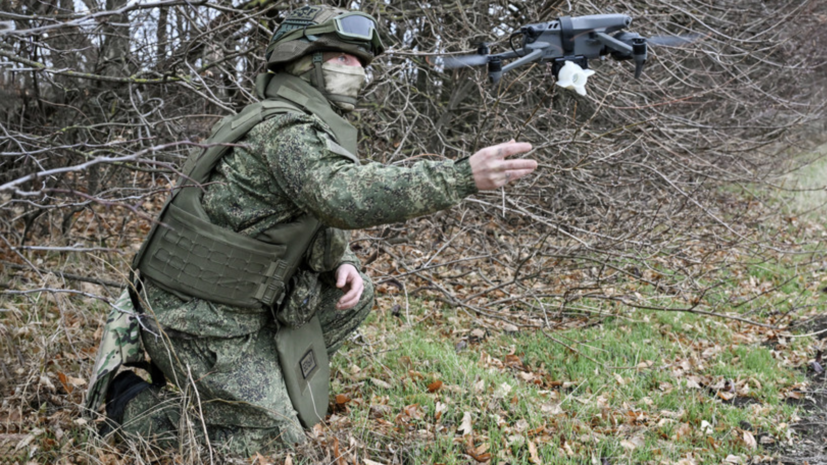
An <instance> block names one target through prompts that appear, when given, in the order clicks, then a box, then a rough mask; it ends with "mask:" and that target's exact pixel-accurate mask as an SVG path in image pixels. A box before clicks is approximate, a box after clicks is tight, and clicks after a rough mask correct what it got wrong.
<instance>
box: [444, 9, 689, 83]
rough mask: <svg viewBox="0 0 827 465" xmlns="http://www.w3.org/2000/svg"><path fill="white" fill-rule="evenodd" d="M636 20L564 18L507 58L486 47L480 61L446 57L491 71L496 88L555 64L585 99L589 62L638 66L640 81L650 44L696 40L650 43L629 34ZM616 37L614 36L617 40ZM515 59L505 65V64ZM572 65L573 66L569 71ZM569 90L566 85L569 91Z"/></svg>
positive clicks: (535, 32)
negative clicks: (523, 71)
mask: <svg viewBox="0 0 827 465" xmlns="http://www.w3.org/2000/svg"><path fill="white" fill-rule="evenodd" d="M631 23H632V17H631V16H628V15H623V14H605V15H589V16H580V17H570V16H561V17H560V18H558V19H557V20H555V21H550V22H547V23H537V24H529V25H526V26H523V27H521V28H520V29H519V31H516V32H515V33H513V34H512V36H511V39H512V40H513V39H514V37H515V36H518V35H520V36H522V46H521V47H520V48H519V49H517V48H515V47H513V43H512V50H511V51H508V52H504V53H498V54H489V53H488V47H487V45H483V46H481V47H480V49H479V51H478V53H477V54H476V55H466V56H459V57H445V58H444V66H445V68H448V69H450V68H459V67H463V66H480V65H484V64H485V65H488V75H489V77H490V78H491V81H492V82H493V83H495V84H496V83H497V82H499V80H500V78H502V75H503V73H506V72H508V71H510V70H512V69H514V68H517V67H519V66H522V65H525V64H528V63H534V62H537V63H551V64H552V72H553V74H554V75H556V76H558V83H560V85H563V86H564V87H566V88H571V89H573V90H576V91H577V92H578V93H579V94H581V95H585V88H584V85H585V79H586V78H587V77H588V76H590V75H591V74H593V72H592V71H590V70H589V69H588V68H589V60H590V59H593V58H600V57H602V56H605V55H611V56H612V57H613V58H615V59H617V60H634V61H635V78H638V77H640V73H641V71H642V70H643V65H644V64H645V63H646V58H647V44H648V43H658V44H661V45H677V44H680V43H686V42H689V41H691V40H692V39H691V38H680V37H662V38H650V39H647V38H645V37H642V36H640V35H639V34H637V33H634V32H626V31H623V29H625V28H627V27H628V26H629V25H630V24H631ZM612 34H614V35H612ZM510 59H514V61H511V62H510V63H508V64H506V65H504V64H503V60H510ZM568 63H571V64H572V65H573V66H569V65H568ZM564 68H565V69H566V70H567V71H566V72H567V73H568V74H567V76H568V77H572V76H574V78H576V79H582V85H576V86H575V85H573V84H570V83H564V82H563V78H564V76H562V75H560V73H561V72H563V69H564ZM564 84H565V85H564Z"/></svg>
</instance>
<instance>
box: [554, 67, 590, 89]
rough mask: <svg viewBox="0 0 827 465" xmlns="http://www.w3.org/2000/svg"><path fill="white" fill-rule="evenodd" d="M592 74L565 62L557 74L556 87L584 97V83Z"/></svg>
mask: <svg viewBox="0 0 827 465" xmlns="http://www.w3.org/2000/svg"><path fill="white" fill-rule="evenodd" d="M592 74H594V71H593V70H590V69H583V68H581V67H580V65H578V64H577V63H574V62H571V61H566V64H565V65H563V67H562V68H560V72H559V73H558V74H557V85H558V86H560V87H562V88H564V89H569V90H573V91H575V92H577V93H578V94H580V95H583V96H585V95H586V81H588V79H589V76H591V75H592Z"/></svg>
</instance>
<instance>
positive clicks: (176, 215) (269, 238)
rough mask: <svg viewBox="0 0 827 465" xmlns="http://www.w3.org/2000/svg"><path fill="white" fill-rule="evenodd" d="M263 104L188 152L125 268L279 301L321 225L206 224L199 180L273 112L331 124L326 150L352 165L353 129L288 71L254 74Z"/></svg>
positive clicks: (225, 297)
mask: <svg viewBox="0 0 827 465" xmlns="http://www.w3.org/2000/svg"><path fill="white" fill-rule="evenodd" d="M256 93H257V94H258V96H259V98H262V101H260V102H258V103H255V104H252V105H249V106H247V107H245V108H244V109H243V110H242V111H241V112H240V113H239V114H237V115H233V116H228V117H226V118H224V119H223V120H222V121H220V122H219V123H218V124H216V126H215V127H214V128H213V132H212V135H211V136H210V138H209V139H208V140H207V141H206V142H205V144H207V145H209V147H208V148H206V149H205V150H203V151H202V152H200V153H198V154H196V155H193V156H191V157H190V158H189V159H188V160H187V162H186V163H185V165H184V168H183V169H182V173H183V175H182V176H181V177H180V178H179V180H178V183H177V185H176V187H175V190H174V191H173V194H172V196H171V198H170V199H168V200H167V203H166V205H164V208H163V210H162V211H161V214H160V216H159V220H158V222H157V223H156V224H155V225H154V226H153V227H152V230H151V231H150V232H149V235H148V236H147V238H146V240H145V241H144V243H143V245H142V246H141V249H140V250H139V251H138V253H137V255H136V256H135V258H134V260H133V263H132V267H133V269H136V270H140V273H141V276H142V277H146V278H150V279H151V280H152V281H153V282H154V283H155V284H156V285H158V286H159V287H161V288H162V289H164V290H166V291H169V292H172V293H175V294H177V295H182V294H183V295H184V296H191V297H198V298H202V299H206V300H210V301H213V302H217V303H222V304H227V305H233V306H238V307H248V308H254V307H260V306H262V305H264V306H265V307H271V306H273V305H279V304H281V301H282V299H283V297H284V286H285V283H286V282H287V281H288V280H289V279H290V276H292V275H293V273H294V272H295V270H296V268H297V267H298V265H299V263H300V261H301V259H302V257H303V255H304V253H305V251H306V250H307V248H308V247H309V246H310V244H311V242H312V240H313V238H314V236H315V234H316V232H317V231H318V230H319V228H320V227H321V224H320V223H319V221H318V220H317V219H316V218H314V217H313V216H312V215H310V214H305V215H303V216H301V217H299V218H297V219H296V220H295V221H292V222H289V223H281V224H278V225H276V226H274V227H272V228H270V229H268V230H266V231H264V232H263V233H261V234H260V235H258V236H257V237H255V238H253V237H249V236H245V235H242V234H239V233H236V232H234V231H232V230H230V229H227V228H223V227H220V226H216V225H214V224H212V223H210V221H209V218H208V216H207V213H206V212H205V211H204V208H203V206H202V205H201V197H202V193H203V188H202V187H201V186H202V185H203V184H204V183H206V182H207V181H208V180H209V176H210V173H211V172H212V171H213V169H214V168H215V166H216V165H217V164H218V162H219V161H220V160H221V158H222V157H223V156H224V155H225V154H226V153H228V151H229V150H230V148H231V147H230V146H229V145H228V144H234V143H236V142H238V141H239V140H240V139H241V138H243V137H244V135H246V134H247V133H248V132H249V131H250V130H251V129H252V128H253V127H254V126H255V125H256V124H258V123H260V122H262V121H264V120H266V119H267V118H270V117H273V116H275V115H278V114H284V113H288V112H301V113H305V114H312V115H315V116H317V117H318V118H319V119H321V120H322V121H324V122H325V123H326V124H327V125H328V127H329V128H330V133H329V135H330V136H331V137H332V138H333V139H334V140H335V141H336V142H333V141H331V140H328V142H327V144H328V147H327V148H328V149H329V150H331V151H333V152H335V153H338V154H340V155H343V156H345V157H347V158H350V159H351V160H353V161H355V162H356V163H358V162H359V160H358V159H357V158H356V157H355V155H353V154H354V153H356V135H357V132H356V128H354V127H353V126H352V125H351V124H350V123H349V122H348V121H347V120H346V119H344V118H342V117H341V116H339V115H338V114H337V113H336V112H334V111H333V109H332V108H331V107H330V104H329V103H328V102H327V100H326V99H325V98H324V96H323V95H322V94H321V93H320V92H319V91H318V90H316V89H315V88H314V87H312V86H311V85H310V84H309V83H307V82H305V81H303V80H302V79H300V78H297V77H295V76H292V75H288V74H261V75H259V76H258V79H257V81H256Z"/></svg>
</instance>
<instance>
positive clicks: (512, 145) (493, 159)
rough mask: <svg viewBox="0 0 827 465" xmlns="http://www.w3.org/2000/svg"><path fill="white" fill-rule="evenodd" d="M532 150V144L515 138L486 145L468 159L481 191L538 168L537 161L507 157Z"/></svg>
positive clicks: (496, 186) (491, 188)
mask: <svg viewBox="0 0 827 465" xmlns="http://www.w3.org/2000/svg"><path fill="white" fill-rule="evenodd" d="M529 150H531V144H529V143H526V142H515V141H514V139H512V140H510V141H508V142H504V143H502V144H499V145H492V146H491V147H486V148H484V149H482V150H480V151H479V152H477V153H475V154H474V155H472V156H471V158H469V159H468V163H470V164H471V172H472V173H474V182H475V183H476V184H477V189H479V190H481V191H486V190H493V189H497V188H499V187H502V186H504V185H506V184H508V183H510V182H513V181H516V180H517V179H520V178H521V177H523V176H525V175H527V174H529V173H531V172H532V171H534V170H535V169H537V161H535V160H529V159H527V158H516V159H513V160H506V157H510V156H512V155H516V154H518V153H525V152H528V151H529Z"/></svg>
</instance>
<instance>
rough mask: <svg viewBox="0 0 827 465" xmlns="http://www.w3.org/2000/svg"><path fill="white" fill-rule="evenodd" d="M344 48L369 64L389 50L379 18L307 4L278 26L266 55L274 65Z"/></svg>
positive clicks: (275, 66) (272, 66)
mask: <svg viewBox="0 0 827 465" xmlns="http://www.w3.org/2000/svg"><path fill="white" fill-rule="evenodd" d="M327 51H340V52H345V53H349V54H351V55H354V56H356V57H357V58H359V60H361V61H362V64H363V65H365V66H367V65H368V64H370V62H371V61H373V59H374V58H375V57H376V56H378V55H380V54H381V53H382V52H384V51H385V47H384V46H383V45H382V41H381V40H380V38H379V31H378V30H377V23H376V20H375V19H373V17H371V16H370V15H368V14H365V13H362V12H360V11H350V10H345V9H342V8H336V7H332V6H327V5H317V6H312V5H307V6H303V7H301V8H299V9H297V10H294V11H293V12H291V13H290V14H289V15H287V17H286V18H285V19H284V21H283V22H282V23H281V25H279V28H278V29H276V32H275V34H273V38H272V39H271V40H270V45H269V46H268V47H267V51H266V52H265V57H266V58H267V66H268V68H270V69H275V68H278V67H279V66H281V65H284V64H286V63H288V62H291V61H293V60H296V59H298V58H301V57H303V56H305V55H309V54H311V53H315V52H327Z"/></svg>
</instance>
